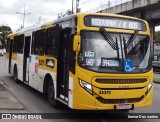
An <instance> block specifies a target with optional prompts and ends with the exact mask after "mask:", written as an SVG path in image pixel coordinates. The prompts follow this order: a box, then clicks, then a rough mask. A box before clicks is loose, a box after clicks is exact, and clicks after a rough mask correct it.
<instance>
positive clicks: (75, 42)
mask: <svg viewBox="0 0 160 122" xmlns="http://www.w3.org/2000/svg"><path fill="white" fill-rule="evenodd" d="M80 48H81V36H79V35H75V36H74V40H73V51H76V52H79V51H80Z"/></svg>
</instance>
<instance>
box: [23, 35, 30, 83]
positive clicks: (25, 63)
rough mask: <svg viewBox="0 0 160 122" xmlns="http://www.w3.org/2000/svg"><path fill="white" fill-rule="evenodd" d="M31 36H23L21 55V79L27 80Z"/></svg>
mask: <svg viewBox="0 0 160 122" xmlns="http://www.w3.org/2000/svg"><path fill="white" fill-rule="evenodd" d="M30 41H31V36H27V37H25V41H24V43H25V44H24V46H25V47H24V53H23V54H24V55H23V81H25V82H29V54H30Z"/></svg>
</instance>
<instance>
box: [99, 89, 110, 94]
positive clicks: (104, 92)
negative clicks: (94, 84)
mask: <svg viewBox="0 0 160 122" xmlns="http://www.w3.org/2000/svg"><path fill="white" fill-rule="evenodd" d="M99 94H111V91H106V90H100V91H99Z"/></svg>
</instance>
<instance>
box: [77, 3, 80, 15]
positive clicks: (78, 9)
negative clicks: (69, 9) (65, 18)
mask: <svg viewBox="0 0 160 122" xmlns="http://www.w3.org/2000/svg"><path fill="white" fill-rule="evenodd" d="M78 12H80V8H79V0H76V13H78Z"/></svg>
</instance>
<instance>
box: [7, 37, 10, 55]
mask: <svg viewBox="0 0 160 122" xmlns="http://www.w3.org/2000/svg"><path fill="white" fill-rule="evenodd" d="M9 47H10V39H9V38H8V39H7V49H6V52H9Z"/></svg>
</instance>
